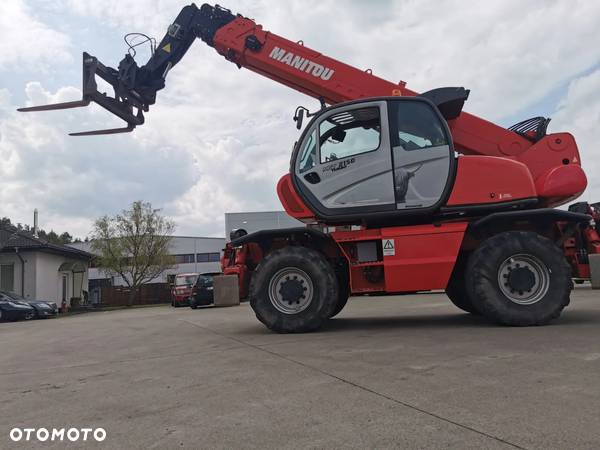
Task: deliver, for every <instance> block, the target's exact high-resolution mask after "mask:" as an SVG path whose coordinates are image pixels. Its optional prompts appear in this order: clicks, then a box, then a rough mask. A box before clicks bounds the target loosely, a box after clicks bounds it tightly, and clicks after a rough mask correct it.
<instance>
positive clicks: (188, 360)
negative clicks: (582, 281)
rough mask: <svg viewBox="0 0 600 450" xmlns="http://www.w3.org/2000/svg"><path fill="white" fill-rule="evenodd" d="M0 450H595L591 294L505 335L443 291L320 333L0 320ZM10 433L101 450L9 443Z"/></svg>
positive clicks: (599, 363) (232, 313) (133, 316)
mask: <svg viewBox="0 0 600 450" xmlns="http://www.w3.org/2000/svg"><path fill="white" fill-rule="evenodd" d="M0 342H1V349H2V351H1V352H0V400H1V401H0V448H3V449H4V448H7V449H10V448H64V447H67V448H83V447H89V448H111V449H120V448H150V449H152V448H156V449H170V448H192V449H195V448H223V449H231V448H277V449H279V448H342V447H343V448H394V447H395V448H398V447H401V448H460V449H464V448H540V449H542V448H544V449H545V448H565V449H573V448H579V449H580V448H598V447H600V417H599V414H600V292H599V291H592V290H591V289H589V288H578V289H576V291H575V292H574V294H573V296H572V301H571V305H570V306H569V307H568V308H567V309H566V310H565V312H564V313H563V315H562V316H561V318H560V319H559V320H558V321H557V322H555V323H554V324H553V325H550V326H546V327H532V328H506V327H500V326H496V325H492V324H489V323H486V322H485V321H483V320H481V319H479V318H476V317H472V316H470V315H468V314H465V313H463V312H461V311H459V310H458V309H456V308H455V307H453V306H452V305H451V304H450V303H449V301H448V300H447V299H446V297H445V296H444V295H443V294H425V295H410V296H398V297H363V298H356V299H351V300H350V302H349V304H348V306H347V307H346V309H345V310H344V311H343V312H342V313H341V314H340V315H339V316H338V317H337V318H336V319H333V320H331V321H330V322H329V324H328V325H327V326H326V327H325V328H324V329H323V330H322V331H319V332H317V333H311V334H304V335H278V334H273V333H271V332H269V331H268V330H266V329H265V328H264V327H263V326H262V324H260V323H259V322H258V321H257V320H256V319H255V317H254V314H253V312H252V310H251V309H250V308H249V307H248V306H247V305H242V306H239V307H232V308H205V309H199V310H196V311H193V310H190V309H189V308H178V309H173V308H170V307H166V306H165V307H156V308H144V309H133V310H122V311H111V312H101V313H90V314H86V315H79V316H73V317H67V318H62V319H55V320H47V321H35V322H27V323H24V322H18V323H2V324H0ZM13 427H20V428H25V427H35V428H39V427H45V428H52V427H55V428H62V427H65V428H69V427H78V428H85V427H91V428H96V427H103V428H104V429H106V432H107V438H106V440H105V441H104V442H101V443H97V442H87V443H85V444H84V443H81V442H80V443H70V442H68V443H65V442H62V443H61V442H54V443H51V442H44V443H34V442H29V443H24V442H21V443H18V444H17V443H13V442H12V441H10V439H9V432H10V430H11V429H12V428H13Z"/></svg>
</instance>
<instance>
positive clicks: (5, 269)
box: [0, 264, 15, 292]
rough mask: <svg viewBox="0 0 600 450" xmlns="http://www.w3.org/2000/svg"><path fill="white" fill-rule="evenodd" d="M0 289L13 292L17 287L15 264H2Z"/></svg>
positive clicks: (0, 266)
mask: <svg viewBox="0 0 600 450" xmlns="http://www.w3.org/2000/svg"><path fill="white" fill-rule="evenodd" d="M0 289H1V290H3V291H8V292H13V291H14V289H15V266H14V265H13V264H2V265H0Z"/></svg>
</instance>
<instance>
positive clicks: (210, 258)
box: [196, 252, 221, 263]
mask: <svg viewBox="0 0 600 450" xmlns="http://www.w3.org/2000/svg"><path fill="white" fill-rule="evenodd" d="M196 261H197V262H199V263H205V262H219V261H221V254H220V253H218V252H217V253H198V254H197V255H196Z"/></svg>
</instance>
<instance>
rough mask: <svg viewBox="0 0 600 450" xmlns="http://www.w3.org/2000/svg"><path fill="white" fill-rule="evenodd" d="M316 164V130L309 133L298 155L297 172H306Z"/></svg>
mask: <svg viewBox="0 0 600 450" xmlns="http://www.w3.org/2000/svg"><path fill="white" fill-rule="evenodd" d="M316 162H317V132H316V130H315V131H313V132H312V133H311V135H310V136H309V137H308V139H307V140H306V141H305V142H304V148H303V149H302V153H301V154H300V164H299V166H298V171H299V172H300V173H304V172H306V171H307V170H310V169H312V168H313V167H315V164H316Z"/></svg>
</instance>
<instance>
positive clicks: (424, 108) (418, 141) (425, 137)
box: [392, 102, 448, 151]
mask: <svg viewBox="0 0 600 450" xmlns="http://www.w3.org/2000/svg"><path fill="white" fill-rule="evenodd" d="M395 106H397V108H394V109H393V114H392V121H393V122H395V123H394V124H393V125H395V127H392V129H395V130H396V133H393V135H392V141H395V142H392V146H393V147H397V146H400V147H402V149H404V150H406V151H413V150H422V149H426V148H432V147H439V146H441V145H447V144H448V141H447V139H446V135H445V133H444V130H443V128H442V124H441V123H440V120H439V118H438V117H437V116H436V114H435V113H434V112H433V110H432V109H431V107H430V106H429V105H428V104H426V103H423V102H404V103H403V104H401V105H400V104H398V105H395Z"/></svg>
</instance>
